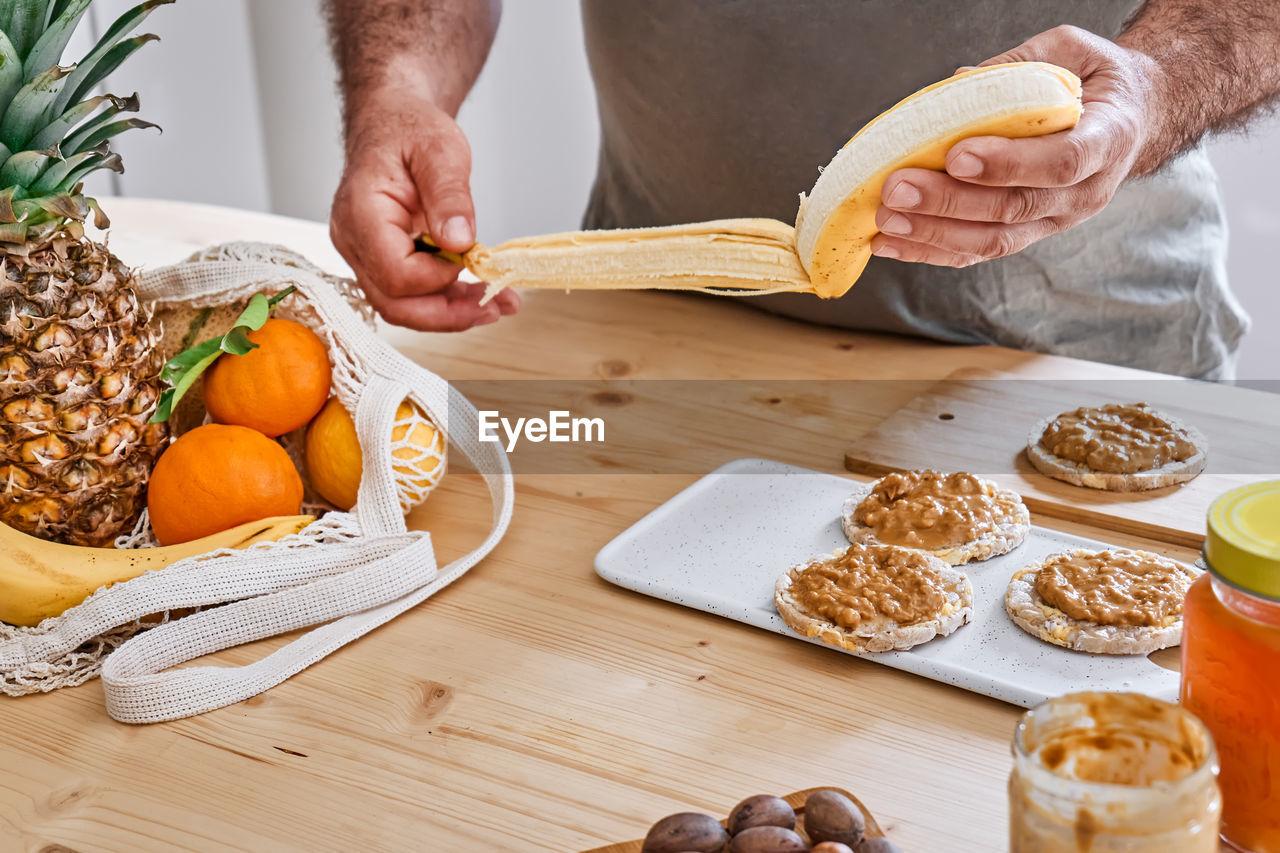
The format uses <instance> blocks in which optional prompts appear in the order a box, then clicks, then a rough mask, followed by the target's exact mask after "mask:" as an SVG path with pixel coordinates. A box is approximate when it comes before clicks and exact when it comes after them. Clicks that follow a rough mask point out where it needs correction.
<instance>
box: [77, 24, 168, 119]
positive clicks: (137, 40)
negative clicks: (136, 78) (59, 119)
mask: <svg viewBox="0 0 1280 853" xmlns="http://www.w3.org/2000/svg"><path fill="white" fill-rule="evenodd" d="M159 40H160V36H158V35H155V34H154V33H146V34H144V35H140V36H134V37H133V38H127V39H125V40H124V41H122V42H120V43H119V44H118V45H116V46H115V47H113V48H111V50H109V51H107V53H106V55H105V56H103V57H102V60H101V61H100V62H99V63H98V64H97V65H96V66H94V68H93V69H92V70H91V71H90V73H89V74H86V75H85V76H84V77H83V78H82V79H80V80H79V81H77V82H76V89H75V91H74V92H72V93H71V97H70V98H68V99H67V101H66V103H74V102H75V101H78V100H80V99H81V98H83V97H85V96H86V95H88V94H89V93H90V92H92V91H93V87H94V86H96V85H98V84H99V83H101V82H102V81H103V80H104V79H105V78H106V76H107V75H108V74H110V73H111V72H112V71H115V70H116V69H117V68H119V67H120V65H121V64H122V63H123V62H124V61H125V60H126V59H128V58H129V57H130V56H132V55H133V53H134V51H136V50H137V49H138V48H140V47H142V46H143V45H144V44H146V43H147V42H152V41H159ZM69 88H70V87H68V89H69Z"/></svg>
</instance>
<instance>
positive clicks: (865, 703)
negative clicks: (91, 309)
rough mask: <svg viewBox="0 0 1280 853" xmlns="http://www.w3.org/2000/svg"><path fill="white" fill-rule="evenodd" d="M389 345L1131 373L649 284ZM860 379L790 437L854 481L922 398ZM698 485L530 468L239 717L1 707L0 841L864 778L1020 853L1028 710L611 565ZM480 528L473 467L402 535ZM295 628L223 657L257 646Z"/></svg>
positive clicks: (602, 368) (571, 814) (300, 835)
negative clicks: (900, 410) (852, 391)
mask: <svg viewBox="0 0 1280 853" xmlns="http://www.w3.org/2000/svg"><path fill="white" fill-rule="evenodd" d="M108 210H109V212H110V213H111V215H112V217H113V219H114V220H115V230H114V233H113V237H112V244H111V245H112V248H113V249H114V250H115V251H116V252H117V253H118V254H119V255H120V256H121V257H122V258H123V259H124V260H125V261H126V262H128V263H133V264H140V263H141V264H148V265H156V264H160V263H164V262H167V261H171V260H176V259H178V258H180V257H181V256H183V255H184V254H185V253H186V252H188V251H190V250H192V249H195V248H197V247H199V246H202V245H205V244H209V243H213V242H221V241H224V240H231V239H254V240H263V241H269V242H278V243H282V244H285V245H288V246H291V247H293V248H296V249H298V250H299V251H302V252H304V253H306V254H307V255H309V256H310V257H312V258H313V259H314V260H316V261H317V262H318V263H321V264H322V265H324V266H328V267H331V268H335V269H341V260H340V259H339V258H338V257H337V255H336V254H335V253H334V251H333V249H332V248H331V247H330V246H329V244H328V238H327V232H326V229H325V228H324V227H323V226H321V225H318V224H311V223H303V222H299V221H296V220H288V219H282V218H279V217H271V216H265V215H260V214H249V213H243V212H238V211H232V210H222V209H216V208H207V207H198V206H193V205H181V204H173V203H164V202H147V201H131V200H117V201H113V202H112V203H111V204H110V205H108ZM386 334H387V337H388V338H389V339H390V340H392V341H393V342H394V343H395V344H396V345H397V346H399V347H401V348H402V349H403V350H404V351H405V352H407V353H408V354H410V355H411V356H412V357H413V358H415V359H416V360H418V361H420V362H422V363H423V364H425V365H427V366H429V367H430V368H431V369H432V370H435V371H437V372H438V373H440V374H442V375H444V376H445V377H447V378H449V379H453V380H460V379H471V380H479V379H515V378H560V379H573V380H585V379H591V378H618V377H629V378H636V379H654V378H664V379H706V378H735V379H749V380H759V379H772V380H784V379H830V380H841V379H852V378H894V379H903V380H921V384H920V387H923V381H926V380H932V379H937V378H940V377H943V376H945V375H947V374H948V373H950V372H952V371H953V370H955V369H957V368H959V367H965V366H971V367H984V368H992V369H998V370H1004V371H1014V372H1018V373H1020V374H1023V375H1027V376H1053V377H1067V376H1069V377H1092V376H1117V377H1120V376H1126V375H1133V374H1132V372H1130V371H1121V370H1119V369H1116V368H1110V367H1105V366H1101V365H1096V364H1091V363H1086V362H1079V361H1071V360H1066V359H1058V358H1049V357H1044V356H1036V355H1030V354H1026V353H1020V352H1014V351H1012V350H1005V349H999V348H993V347H973V348H959V347H948V346H940V345H934V344H928V343H923V342H918V341H910V340H905V339H900V338H893V337H885V336H875V335H865V334H852V333H849V332H843V331H837V330H830V329H821V328H815V327H811V326H806V325H802V324H798V323H792V322H789V321H784V320H780V319H776V318H772V317H769V316H767V315H764V314H762V313H759V312H756V311H754V310H752V309H751V308H749V307H747V306H744V305H741V304H735V303H733V302H730V301H717V300H712V299H707V298H690V297H681V296H670V295H661V294H653V293H615V294H602V293H594V294H593V293H577V294H571V295H564V294H558V293H538V294H533V295H530V296H528V298H527V300H526V307H525V309H524V311H523V312H522V313H521V314H519V315H518V316H517V317H514V318H510V319H507V320H504V321H503V322H501V323H498V324H496V325H493V326H488V327H485V328H481V329H477V330H474V331H470V332H466V333H464V334H458V335H444V334H440V335H425V334H416V333H409V332H405V331H403V330H387V331H386ZM870 386H871V387H868V388H867V390H866V391H865V392H864V393H862V394H860V400H859V404H858V407H857V410H855V411H849V412H843V413H841V417H840V422H839V429H838V430H834V431H835V432H837V433H838V434H833V435H831V437H830V442H829V443H828V444H819V445H817V446H816V449H813V448H795V447H791V448H775V449H777V450H778V451H779V452H780V453H781V451H783V450H786V451H788V453H789V455H791V456H792V457H794V456H795V455H796V454H797V453H799V454H801V456H804V454H806V453H808V454H810V455H811V456H812V457H813V458H810V459H808V463H809V464H810V465H812V466H813V467H819V468H823V469H824V470H828V471H830V472H833V473H843V469H842V456H841V454H842V453H843V450H844V448H845V447H846V446H847V444H848V440H849V439H850V438H853V437H855V436H856V435H858V434H859V433H860V432H861V431H863V430H866V429H868V428H870V427H871V426H872V425H874V424H875V423H876V422H877V421H879V420H880V419H882V418H884V417H885V416H887V415H888V414H889V413H891V412H892V411H893V410H894V409H896V408H897V407H899V406H901V405H903V404H904V403H906V402H907V400H908V399H909V398H910V396H911V395H912V394H913V393H915V391H917V390H919V389H918V388H917V387H916V383H912V382H894V383H874V384H870ZM810 414H812V413H810ZM722 454H723V458H724V459H725V460H726V461H727V460H728V459H732V458H736V457H739V456H747V455H771V454H770V453H769V448H768V447H767V446H766V447H762V446H760V443H759V440H758V435H757V436H755V437H753V436H752V435H751V434H750V433H749V432H741V431H738V432H735V431H732V430H727V431H726V432H725V435H724V438H723V447H722ZM774 455H778V454H774ZM694 479H695V476H694V475H692V474H681V475H672V474H636V473H627V472H626V471H622V472H620V473H615V474H600V473H583V474H538V475H528V476H521V477H520V478H519V479H518V483H517V497H516V515H515V521H514V523H513V525H512V527H511V530H510V532H509V533H508V534H507V537H506V539H505V540H504V541H503V543H502V544H501V545H500V546H499V547H498V549H497V551H496V552H495V553H494V554H493V555H492V556H490V557H489V558H488V559H487V560H485V561H484V562H482V563H481V564H480V565H479V566H478V567H477V568H475V569H473V570H472V571H471V573H469V574H468V575H467V576H465V577H464V578H462V579H461V580H460V581H459V582H457V583H456V584H454V585H453V586H451V587H449V588H447V589H445V590H444V591H443V592H441V593H440V594H439V595H437V596H436V597H434V598H433V599H431V600H429V601H428V602H426V603H425V604H424V605H422V606H420V607H418V608H417V609H416V610H414V611H411V612H410V613H408V614H406V615H404V616H402V617H400V618H399V619H397V620H395V621H394V622H392V623H390V624H389V625H387V626H385V627H383V628H381V629H379V630H378V631H376V632H374V633H372V634H371V635H369V636H367V637H365V638H363V639H361V640H360V641H358V642H357V643H355V644H353V645H352V646H349V647H347V648H345V649H343V650H342V651H340V652H338V653H337V654H335V655H333V656H332V657H330V658H328V659H327V660H324V661H322V662H320V663H319V664H316V665H315V666H313V667H311V668H310V669H308V670H306V671H305V672H303V673H302V674H300V675H298V676H296V677H295V678H293V679H292V680H291V681H288V682H286V683H285V684H283V685H281V686H279V687H277V688H275V689H273V690H271V691H270V692H268V693H266V694H264V695H262V696H259V697H257V698H255V699H252V700H250V701H247V702H244V703H242V704H239V705H235V706H232V707H229V708H226V709H223V710H221V711H216V712H214V713H210V714H206V715H204V716H201V717H197V718H194V719H188V720H181V721H178V722H174V723H168V724H160V725H152V726H145V727H130V726H126V725H122V724H119V723H116V722H113V721H112V720H111V719H110V718H108V717H107V715H106V713H105V711H104V709H103V697H102V690H101V686H100V684H99V683H98V682H96V681H95V682H91V683H89V684H87V685H85V686H83V687H79V688H75V689H69V690H64V691H61V692H58V693H54V694H49V695H38V696H30V697H24V698H21V699H4V698H3V697H0V731H2V732H3V735H2V738H3V742H2V744H0V849H2V850H5V851H8V850H41V851H47V853H53V851H67V850H71V851H78V852H79V853H87V851H111V852H112V853H118V851H133V850H200V851H229V850H249V851H281V850H290V851H291V850H297V851H319V850H335V851H338V850H341V851H347V850H350V851H367V850H378V851H383V850H385V851H401V850H414V851H418V850H421V851H471V850H477V851H480V850H485V851H491V850H513V851H514V850H521V851H523V850H578V849H582V848H586V847H592V846H595V845H598V844H602V843H605V842H607V841H613V840H623V839H627V838H635V837H638V836H640V835H643V834H644V831H645V830H646V828H647V827H648V825H649V824H650V823H651V822H653V821H654V820H656V819H657V818H659V817H661V816H663V815H665V814H668V813H670V812H674V811H684V810H703V811H707V812H710V813H712V814H717V815H723V814H725V813H726V812H727V810H728V809H729V808H730V807H731V806H732V805H733V804H734V803H735V802H736V801H737V800H738V799H740V798H741V797H743V796H746V795H748V794H754V793H759V792H778V793H782V792H786V791H792V790H797V789H801V788H807V787H811V786H815V785H823V784H831V785H838V786H841V787H844V788H847V789H849V790H852V791H854V792H855V793H856V794H857V795H858V796H860V797H861V798H862V799H863V800H864V801H865V802H866V803H867V805H868V806H869V807H870V808H871V809H872V811H873V812H874V813H875V814H876V815H877V816H878V817H879V819H880V821H881V823H882V824H883V825H884V826H885V828H886V829H887V831H888V833H889V835H890V837H892V838H895V839H897V840H899V841H900V843H901V844H902V845H903V846H904V848H905V849H906V850H909V851H929V852H930V853H931V851H943V850H945V851H983V853H989V851H993V850H1000V849H1004V846H1005V840H1004V839H1005V832H1006V829H1005V819H1006V806H1005V788H1004V785H1005V779H1006V775H1007V773H1008V770H1009V739H1010V735H1011V733H1012V728H1013V724H1014V721H1015V719H1016V717H1017V715H1018V713H1019V711H1018V709H1016V708H1014V707H1012V706H1009V705H1005V704H1003V703H1001V702H997V701H995V700H991V699H987V698H984V697H981V696H977V695H974V694H971V693H966V692H963V691H960V690H957V689H954V688H950V687H946V686H944V685H941V684H937V683H934V682H931V681H927V680H925V679H922V678H918V677H915V676H912V675H908V674H905V673H901V672H897V671H895V670H891V669H888V668H887V667H883V666H878V665H876V664H874V663H868V662H865V661H861V660H857V659H854V658H850V657H848V656H846V655H842V654H839V653H837V652H834V651H828V650H825V649H822V648H819V647H815V646H812V645H808V644H805V643H800V642H795V641H792V640H789V639H786V638H784V637H780V636H777V635H773V634H770V633H767V632H764V631H759V630H756V629H753V628H749V627H747V626H744V625H740V624H737V623H734V622H730V621H728V620H725V619H720V618H717V617H714V616H711V615H708V614H704V613H699V612H695V611H692V610H687V609H684V608H681V607H678V606H675V605H672V604H667V603H665V602H661V601H657V600H653V599H649V598H646V597H643V596H640V595H636V594H634V593H630V592H625V591H623V590H620V589H617V588H614V587H612V586H610V585H609V584H606V583H605V582H603V581H602V580H600V579H599V578H598V577H596V575H595V574H594V572H593V571H592V558H593V556H594V554H595V552H596V551H597V550H598V549H599V548H600V547H601V546H603V545H604V544H605V543H606V542H608V541H609V540H610V539H611V538H612V537H613V536H615V535H616V534H617V533H619V532H620V531H621V530H623V529H624V528H625V527H626V526H628V525H629V524H631V523H632V522H634V521H636V520H637V519H638V518H640V517H641V516H642V515H644V514H645V513H647V512H648V511H649V510H651V509H653V508H654V507H655V506H657V505H658V504H660V503H661V502H663V501H664V500H666V499H667V498H669V497H670V496H671V495H673V494H674V493H675V492H676V491H678V490H679V489H680V488H683V487H684V486H686V485H688V483H690V482H692V481H693V480H694ZM488 518H489V511H488V508H487V505H486V503H485V496H484V492H483V489H482V488H481V486H480V484H479V482H478V481H477V480H476V479H475V478H474V477H472V476H468V475H465V474H454V475H451V476H449V477H448V478H446V480H445V481H444V484H443V486H442V487H441V488H440V490H439V491H438V492H437V493H436V494H434V495H433V496H432V497H431V499H430V500H429V501H428V502H427V503H426V504H425V505H424V506H423V507H421V508H419V509H418V510H416V511H415V512H414V513H413V515H412V516H411V524H412V525H414V526H418V527H425V528H428V529H430V530H431V531H432V532H433V534H434V536H435V541H436V548H437V552H438V554H439V555H440V557H441V558H442V559H447V558H452V556H454V555H456V554H459V553H461V552H462V551H463V550H464V549H467V548H468V547H469V546H470V545H471V544H472V543H474V542H476V541H478V540H479V538H480V536H481V535H482V533H483V528H484V526H485V525H486V524H487V521H488ZM1042 523H1048V522H1043V520H1042ZM1050 526H1057V527H1060V528H1062V529H1067V530H1072V531H1074V532H1082V533H1085V534H1086V535H1087V534H1089V533H1091V531H1089V530H1087V529H1083V528H1077V527H1072V526H1070V525H1065V524H1050ZM1109 538H1110V539H1111V540H1112V541H1117V542H1120V543H1121V544H1130V545H1143V546H1144V547H1150V548H1153V549H1154V550H1158V551H1162V552H1164V553H1168V554H1172V555H1174V556H1177V557H1180V558H1183V559H1186V558H1189V557H1191V556H1192V555H1190V554H1188V553H1187V552H1185V551H1183V552H1180V551H1178V550H1177V549H1171V548H1168V547H1164V546H1160V545H1158V544H1155V543H1148V542H1143V541H1141V540H1137V539H1132V538H1125V537H1121V536H1117V535H1115V534H1112V535H1110V536H1109ZM280 642H281V640H280V639H278V638H277V639H274V640H270V641H264V642H261V643H258V644H255V645H254V646H248V647H242V648H239V649H235V650H232V651H229V652H226V653H223V654H221V655H218V656H217V657H218V660H219V661H220V662H225V663H244V662H248V661H250V660H253V659H256V658H258V657H260V656H262V655H263V654H264V653H265V652H266V651H268V650H270V649H273V648H275V647H277V646H278V645H279V644H280Z"/></svg>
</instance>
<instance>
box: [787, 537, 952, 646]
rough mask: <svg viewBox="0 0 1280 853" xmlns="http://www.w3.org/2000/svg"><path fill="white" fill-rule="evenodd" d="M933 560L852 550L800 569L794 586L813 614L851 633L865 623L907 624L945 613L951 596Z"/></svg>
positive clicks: (881, 548) (879, 549)
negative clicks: (879, 620) (880, 621)
mask: <svg viewBox="0 0 1280 853" xmlns="http://www.w3.org/2000/svg"><path fill="white" fill-rule="evenodd" d="M931 561H932V558H930V557H929V556H928V555H926V554H922V553H920V552H918V551H908V550H905V549H902V548H892V547H889V546H886V545H851V546H849V547H848V548H846V549H845V550H844V551H841V552H840V553H839V554H837V555H836V556H834V557H831V558H830V559H826V560H822V561H820V562H817V563H814V564H813V565H810V566H807V567H805V568H804V569H801V570H800V572H799V573H798V574H797V575H796V577H795V578H794V579H793V580H792V582H791V590H792V594H793V595H794V596H795V598H796V601H798V602H799V603H800V605H801V606H802V607H803V608H804V609H805V610H806V611H807V612H809V613H811V614H813V615H815V616H820V617H822V618H823V619H826V620H827V621H829V622H832V623H834V624H835V625H837V626H839V627H841V628H844V629H845V630H847V631H855V630H857V628H858V626H859V625H861V624H862V622H863V620H865V619H875V618H877V617H881V618H885V619H892V620H893V621H895V622H897V623H898V624H899V625H909V624H912V623H914V622H921V621H925V620H928V619H933V618H935V617H937V616H939V615H940V614H941V613H942V609H943V607H944V606H945V604H946V601H947V596H946V592H945V590H944V588H943V584H944V581H943V579H942V577H941V576H940V575H939V574H938V573H937V572H936V571H934V569H933V568H932V566H931V565H930V563H931Z"/></svg>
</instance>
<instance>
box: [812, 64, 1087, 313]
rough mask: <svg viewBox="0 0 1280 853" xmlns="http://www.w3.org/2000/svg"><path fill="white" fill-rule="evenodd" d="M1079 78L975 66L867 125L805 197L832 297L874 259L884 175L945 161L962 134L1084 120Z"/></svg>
mask: <svg viewBox="0 0 1280 853" xmlns="http://www.w3.org/2000/svg"><path fill="white" fill-rule="evenodd" d="M1080 95H1081V90H1080V78H1079V77H1077V76H1076V75H1074V74H1072V73H1071V72H1070V71H1067V70H1066V69H1065V68H1059V67H1058V66H1056V65H1050V64H1048V63H1046V62H1011V63H1006V64H1003V65H989V66H987V67H985V68H975V69H972V70H970V71H965V72H963V73H960V74H957V75H955V76H954V77H950V78H948V79H946V80H943V81H942V82H941V83H934V84H933V85H932V86H929V87H927V88H924V89H921V90H920V91H919V92H916V93H915V94H914V95H911V96H910V97H908V98H906V99H904V100H902V101H899V102H898V103H897V104H896V105H894V106H893V107H890V108H889V109H888V110H886V111H885V112H883V113H881V114H880V115H878V116H877V117H876V118H874V119H872V120H871V121H870V122H868V123H867V125H866V126H865V127H863V128H862V130H860V131H858V133H857V134H856V135H855V136H854V137H853V139H850V140H849V141H848V142H847V143H845V146H844V147H843V148H841V149H840V150H839V151H838V152H836V156H835V157H834V158H832V160H831V162H830V163H828V164H827V166H826V168H824V169H823V170H822V173H821V174H820V175H819V176H818V181H817V183H815V184H814V185H813V189H812V190H810V191H809V193H808V195H807V196H806V195H801V197H800V211H799V213H798V214H797V216H796V247H797V251H798V252H799V254H800V258H801V260H802V261H803V262H804V268H805V270H806V271H807V272H808V273H809V278H810V280H811V281H812V283H813V292H814V293H816V294H818V295H819V296H823V297H833V296H841V295H843V294H844V293H846V292H847V291H848V290H849V288H851V287H853V285H854V282H856V281H857V280H858V277H859V276H860V275H862V270H863V268H864V267H866V265H867V261H868V260H870V258H871V238H872V237H874V236H875V235H876V234H877V233H879V230H880V229H878V228H877V227H876V221H875V220H876V209H877V208H878V207H879V206H880V189H881V187H882V186H883V185H884V181H885V178H887V177H889V175H890V173H892V172H896V171H897V170H898V169H909V168H915V169H934V170H938V171H941V170H942V169H943V167H944V166H945V165H946V161H947V152H948V151H950V150H951V146H953V145H955V144H956V143H957V142H959V141H960V140H962V139H969V138H971V137H974V136H1004V137H1008V138H1010V139H1018V138H1021V137H1027V136H1042V135H1044V134H1046V133H1055V132H1057V131H1059V130H1066V129H1068V128H1071V127H1074V126H1075V124H1076V122H1077V121H1079V119H1080V113H1081V109H1082V107H1081V103H1080Z"/></svg>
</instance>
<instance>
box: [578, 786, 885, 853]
mask: <svg viewBox="0 0 1280 853" xmlns="http://www.w3.org/2000/svg"><path fill="white" fill-rule="evenodd" d="M814 791H839V792H840V793H841V794H844V795H845V796H846V797H848V798H849V799H850V800H853V804H854V805H855V806H857V807H858V808H860V809H862V816H863V817H864V818H866V821H867V833H866V835H867V837H868V838H882V837H883V836H884V831H883V830H881V829H880V824H878V823H876V819H875V817H874V816H873V815H872V814H871V812H869V811H867V807H866V806H864V805H863V804H862V801H861V800H859V799H858V798H857V797H855V796H854V795H853V794H850V793H849V792H848V791H845V790H843V789H841V788H832V787H830V786H828V787H825V788H806V789H805V790H803V791H796V792H794V793H791V794H784V795H783V797H782V799H784V800H786V801H787V805H789V806H791V808H793V809H795V810H796V829H798V830H800V831H803V830H804V802H805V800H807V799H809V795H810V794H812V793H813V792H814ZM659 819H660V818H659ZM720 823H721V824H724V825H726V826H727V825H728V821H727V820H722V821H720ZM643 846H644V839H643V838H637V839H636V840H635V841H620V842H618V843H617V844H610V845H608V846H606V847H593V848H592V849H590V850H584V851H583V853H640V849H641V847H643Z"/></svg>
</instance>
